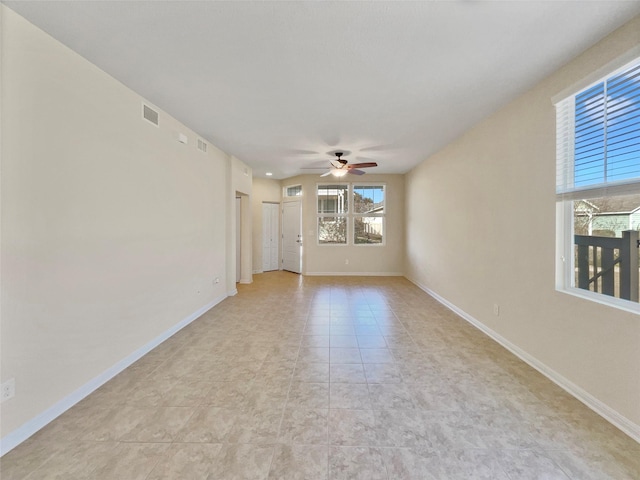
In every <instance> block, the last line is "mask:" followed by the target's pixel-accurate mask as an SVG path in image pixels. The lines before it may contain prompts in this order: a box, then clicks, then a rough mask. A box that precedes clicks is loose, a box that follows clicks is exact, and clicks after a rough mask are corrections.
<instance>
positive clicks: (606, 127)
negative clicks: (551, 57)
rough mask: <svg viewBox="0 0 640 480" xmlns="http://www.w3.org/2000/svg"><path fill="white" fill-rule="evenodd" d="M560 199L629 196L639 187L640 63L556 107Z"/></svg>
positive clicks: (638, 61) (557, 189)
mask: <svg viewBox="0 0 640 480" xmlns="http://www.w3.org/2000/svg"><path fill="white" fill-rule="evenodd" d="M556 114H557V139H558V145H557V147H558V148H557V153H558V158H557V161H558V162H557V165H558V169H557V173H558V174H557V181H556V192H557V194H558V195H560V196H561V198H562V199H579V198H583V197H585V196H587V197H601V196H603V195H606V194H607V193H609V194H615V193H628V192H629V191H630V190H634V189H635V188H637V185H638V184H640V60H636V61H635V62H634V63H632V64H631V65H628V66H627V67H625V68H623V69H622V70H621V71H619V72H617V73H615V74H613V75H611V76H610V77H608V78H606V79H604V80H602V81H600V82H598V83H596V84H595V85H593V86H591V87H589V88H587V89H585V90H583V91H581V92H579V93H577V94H575V95H572V96H570V97H568V98H566V99H565V100H563V101H561V102H560V103H558V104H557V105H556Z"/></svg>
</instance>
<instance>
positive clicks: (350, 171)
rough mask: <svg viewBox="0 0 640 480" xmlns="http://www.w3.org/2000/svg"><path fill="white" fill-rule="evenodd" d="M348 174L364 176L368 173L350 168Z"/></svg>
mask: <svg viewBox="0 0 640 480" xmlns="http://www.w3.org/2000/svg"><path fill="white" fill-rule="evenodd" d="M348 172H349V173H353V174H354V175H364V174H365V173H367V172H365V171H364V170H356V169H355V168H350V169H349V170H348Z"/></svg>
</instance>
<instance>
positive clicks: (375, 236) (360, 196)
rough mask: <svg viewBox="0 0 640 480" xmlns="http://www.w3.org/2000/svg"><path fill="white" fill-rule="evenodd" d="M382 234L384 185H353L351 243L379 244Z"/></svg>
mask: <svg viewBox="0 0 640 480" xmlns="http://www.w3.org/2000/svg"><path fill="white" fill-rule="evenodd" d="M383 234H384V185H354V186H353V243H354V244H356V245H358V244H371V243H374V244H380V243H382V239H383Z"/></svg>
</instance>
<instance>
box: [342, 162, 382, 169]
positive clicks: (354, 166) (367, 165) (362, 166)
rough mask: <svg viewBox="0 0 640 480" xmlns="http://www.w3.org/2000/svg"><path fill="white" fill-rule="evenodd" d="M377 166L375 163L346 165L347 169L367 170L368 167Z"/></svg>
mask: <svg viewBox="0 0 640 480" xmlns="http://www.w3.org/2000/svg"><path fill="white" fill-rule="evenodd" d="M377 166H378V164H377V163H376V162H366V163H352V164H350V165H347V168H349V169H351V168H369V167H377Z"/></svg>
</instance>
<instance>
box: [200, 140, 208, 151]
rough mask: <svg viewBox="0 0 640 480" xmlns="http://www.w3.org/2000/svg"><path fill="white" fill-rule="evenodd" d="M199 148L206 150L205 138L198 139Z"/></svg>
mask: <svg viewBox="0 0 640 480" xmlns="http://www.w3.org/2000/svg"><path fill="white" fill-rule="evenodd" d="M198 150H200V151H201V152H206V151H207V142H205V141H204V140H201V139H198Z"/></svg>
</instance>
